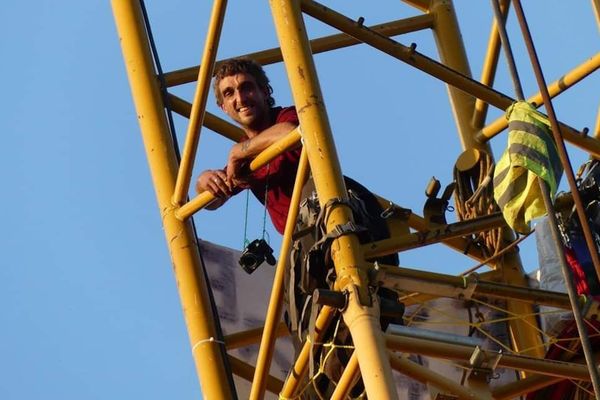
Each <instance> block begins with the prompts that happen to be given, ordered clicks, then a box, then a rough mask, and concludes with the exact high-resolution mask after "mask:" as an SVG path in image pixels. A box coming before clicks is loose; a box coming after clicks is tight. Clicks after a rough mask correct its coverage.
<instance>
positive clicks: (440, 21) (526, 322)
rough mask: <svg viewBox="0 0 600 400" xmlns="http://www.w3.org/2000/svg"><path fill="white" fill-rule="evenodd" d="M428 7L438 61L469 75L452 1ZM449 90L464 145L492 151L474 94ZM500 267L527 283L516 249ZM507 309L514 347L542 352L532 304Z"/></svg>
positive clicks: (514, 280)
mask: <svg viewBox="0 0 600 400" xmlns="http://www.w3.org/2000/svg"><path fill="white" fill-rule="evenodd" d="M429 11H430V13H433V14H435V21H436V23H435V26H434V28H433V32H434V35H435V39H436V43H437V47H438V51H439V53H440V59H441V61H442V62H443V63H444V64H445V65H447V66H449V67H451V68H453V69H455V70H457V71H458V72H461V73H463V74H465V75H467V76H469V77H470V76H471V70H470V68H469V64H468V61H467V55H466V52H465V48H464V46H463V43H462V40H461V34H460V29H459V26H458V21H457V19H456V13H455V11H454V6H453V4H452V2H451V1H450V0H432V1H431V5H430V10H429ZM448 92H449V96H450V103H451V105H452V110H453V113H454V117H455V118H456V125H457V128H458V133H459V136H460V140H461V143H462V146H463V149H465V150H466V149H471V148H475V149H480V150H485V151H487V152H488V153H490V154H491V149H490V148H489V146H488V145H485V144H482V143H479V142H478V141H477V140H476V139H475V135H476V129H475V128H474V127H473V126H472V125H471V118H472V116H473V111H474V107H475V98H474V97H472V96H470V95H468V94H466V93H464V92H462V91H460V90H458V89H456V88H453V87H448ZM505 237H506V238H507V239H508V240H511V241H512V240H514V236H513V235H512V233H511V232H509V231H505ZM499 268H501V269H502V274H503V276H504V280H505V282H506V283H510V284H513V285H519V286H527V282H526V280H525V273H524V271H523V267H522V265H521V259H520V257H519V255H518V254H517V253H516V252H510V253H508V254H506V255H505V256H504V260H503V262H502V264H501V265H499ZM507 309H508V311H509V312H510V313H514V314H516V315H522V316H523V317H522V318H521V319H517V320H511V321H510V322H509V326H510V332H511V337H512V339H513V344H514V348H515V350H517V351H519V352H522V354H527V355H530V356H535V357H542V356H543V355H544V348H543V343H542V339H541V337H540V335H539V334H538V332H537V331H536V330H535V329H533V328H532V327H534V326H538V324H537V321H536V319H535V316H534V314H535V313H534V311H533V308H532V306H531V305H528V304H524V303H520V302H515V301H508V302H507Z"/></svg>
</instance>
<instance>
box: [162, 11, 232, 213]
mask: <svg viewBox="0 0 600 400" xmlns="http://www.w3.org/2000/svg"><path fill="white" fill-rule="evenodd" d="M226 8H227V1H226V0H215V1H214V3H213V9H212V13H211V16H210V23H209V25H208V32H207V33H206V39H205V42H204V52H203V53H202V61H201V63H200V69H199V71H198V83H197V85H196V92H195V94H194V101H193V102H192V111H191V112H190V120H189V123H188V129H187V133H186V135H185V145H184V146H183V155H182V157H181V165H180V167H179V171H178V173H177V181H176V182H175V190H174V193H173V200H172V201H173V204H177V205H181V204H183V203H184V202H185V199H186V197H187V195H188V191H189V188H190V180H191V178H192V168H193V167H194V159H195V158H196V150H197V149H198V142H199V141H200V130H201V129H202V121H203V120H204V113H205V112H206V99H207V97H208V90H209V89H210V80H211V79H212V73H213V68H214V65H215V59H216V57H217V49H218V47H219V39H220V38H221V29H222V27H223V20H224V19H225V9H226Z"/></svg>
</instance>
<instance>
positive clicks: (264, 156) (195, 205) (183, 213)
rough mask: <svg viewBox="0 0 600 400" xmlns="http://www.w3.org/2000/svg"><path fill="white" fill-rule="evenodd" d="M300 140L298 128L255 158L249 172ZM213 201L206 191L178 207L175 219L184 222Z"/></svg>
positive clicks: (212, 196)
mask: <svg viewBox="0 0 600 400" xmlns="http://www.w3.org/2000/svg"><path fill="white" fill-rule="evenodd" d="M300 139H301V136H300V131H299V129H298V128H296V129H294V130H293V131H291V132H290V133H288V134H287V135H285V136H284V137H283V138H281V139H279V140H278V141H276V142H275V143H273V144H272V145H270V146H269V147H267V148H266V149H265V150H263V151H262V152H261V153H260V154H259V155H258V156H256V158H255V159H254V160H252V162H251V163H250V171H256V170H257V169H259V168H261V167H262V166H264V165H267V163H268V162H269V161H271V160H272V159H274V158H275V157H277V156H278V155H279V154H281V153H283V152H285V151H287V150H289V149H292V148H293V147H294V146H296V145H298V143H300ZM214 199H215V196H214V195H213V194H212V193H210V192H208V191H206V192H203V193H200V194H199V195H198V196H196V197H194V198H193V199H192V200H190V201H188V202H187V203H185V204H184V205H182V206H181V207H179V208H178V209H177V210H176V211H175V217H176V218H177V219H180V220H185V219H186V218H189V217H190V216H192V215H193V214H194V213H195V212H196V211H198V210H200V209H201V208H203V207H205V206H207V205H208V204H209V203H210V202H211V201H213V200H214Z"/></svg>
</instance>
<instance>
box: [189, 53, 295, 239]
mask: <svg viewBox="0 0 600 400" xmlns="http://www.w3.org/2000/svg"><path fill="white" fill-rule="evenodd" d="M214 76H215V80H214V92H215V97H216V99H217V104H218V105H219V107H221V109H222V110H223V111H224V112H225V113H226V114H227V115H228V116H229V117H230V118H231V119H233V120H234V121H236V122H237V123H238V124H239V125H240V127H241V128H242V129H243V130H244V132H245V133H246V138H245V139H244V140H243V141H242V142H240V143H237V144H235V145H234V146H233V147H232V148H231V150H230V152H229V157H228V159H227V166H226V167H225V168H224V169H212V170H206V171H204V172H202V173H201V174H200V176H199V177H198V180H197V182H196V190H197V191H198V193H201V192H204V191H209V192H210V193H212V194H213V195H214V196H215V197H216V198H217V200H216V201H214V202H213V203H211V204H210V205H209V206H208V207H207V208H209V209H216V208H218V207H220V206H221V205H222V204H223V203H224V202H225V201H227V199H228V198H229V197H231V196H232V195H234V194H236V193H239V192H240V190H242V189H250V190H252V193H253V194H254V196H256V198H257V199H258V200H259V201H260V202H261V203H263V204H264V205H265V207H266V208H267V210H268V211H269V215H270V217H271V221H272V222H273V225H274V226H275V228H276V229H277V231H278V232H279V233H283V230H284V228H285V222H286V218H287V213H288V209H289V206H290V201H291V197H292V190H293V188H294V180H295V178H296V171H297V170H298V162H299V159H300V151H301V150H300V148H296V149H293V150H289V151H287V152H285V153H283V154H280V155H279V156H277V157H276V158H275V159H274V160H272V161H271V162H270V163H269V164H268V165H266V166H264V167H262V168H261V169H259V170H257V171H255V172H253V173H251V174H250V173H249V171H248V169H247V167H248V164H249V162H250V161H252V159H254V157H256V156H257V155H258V154H259V153H260V152H261V151H263V150H264V149H266V148H267V147H269V146H270V145H271V144H272V143H274V142H276V141H277V140H278V139H280V138H281V137H283V136H285V135H286V134H287V133H289V132H290V131H292V130H293V129H294V128H296V127H297V126H298V115H297V114H296V110H295V108H294V107H287V108H282V107H275V106H274V105H275V100H274V99H273V97H271V94H272V93H273V89H272V88H271V85H270V84H269V78H267V76H266V74H265V72H264V70H263V69H262V67H261V66H260V65H259V64H257V63H256V62H255V61H253V60H250V59H246V58H235V59H231V60H227V61H224V62H222V63H220V64H219V66H218V67H217V70H216V71H215V74H214Z"/></svg>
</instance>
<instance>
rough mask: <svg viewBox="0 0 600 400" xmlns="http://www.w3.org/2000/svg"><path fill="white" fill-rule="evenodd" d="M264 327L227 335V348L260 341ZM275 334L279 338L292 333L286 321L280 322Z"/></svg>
mask: <svg viewBox="0 0 600 400" xmlns="http://www.w3.org/2000/svg"><path fill="white" fill-rule="evenodd" d="M263 329H264V327H260V328H255V329H249V330H247V331H243V332H236V333H232V334H231V335H227V336H225V347H226V348H227V350H232V349H239V348H240V347H246V346H250V345H253V344H257V343H260V338H261V336H262V333H263ZM275 335H276V336H277V337H278V338H280V337H284V336H289V335H290V332H289V331H288V328H287V326H286V325H285V323H284V322H280V323H279V324H278V325H277V328H276V330H275Z"/></svg>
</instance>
